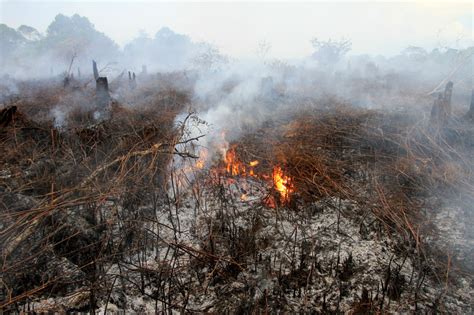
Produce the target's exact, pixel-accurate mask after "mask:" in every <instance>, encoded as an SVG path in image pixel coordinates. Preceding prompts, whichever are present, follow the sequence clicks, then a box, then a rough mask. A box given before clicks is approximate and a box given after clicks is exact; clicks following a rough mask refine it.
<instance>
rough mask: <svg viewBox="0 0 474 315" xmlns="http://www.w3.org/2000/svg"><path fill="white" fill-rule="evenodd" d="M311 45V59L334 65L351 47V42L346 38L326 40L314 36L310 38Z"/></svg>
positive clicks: (322, 63)
mask: <svg viewBox="0 0 474 315" xmlns="http://www.w3.org/2000/svg"><path fill="white" fill-rule="evenodd" d="M311 44H312V45H313V48H314V52H313V55H312V57H313V59H315V60H317V61H318V62H319V63H320V64H321V65H334V64H336V63H337V62H339V61H340V60H341V59H342V57H344V56H345V55H346V54H347V53H348V52H349V51H350V50H351V48H352V42H351V41H350V40H348V39H341V40H338V41H333V40H332V39H329V40H327V41H322V40H319V39H318V38H314V39H313V40H311Z"/></svg>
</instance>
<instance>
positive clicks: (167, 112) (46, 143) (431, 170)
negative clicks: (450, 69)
mask: <svg viewBox="0 0 474 315" xmlns="http://www.w3.org/2000/svg"><path fill="white" fill-rule="evenodd" d="M87 25H89V24H87ZM88 27H90V26H88ZM164 32H165V33H163V34H162V40H165V39H166V38H168V37H169V36H165V35H167V34H168V32H167V31H166V30H165V31H164ZM97 36H98V35H97ZM160 38H161V37H159V38H158V39H160ZM158 39H155V40H158ZM330 44H334V43H333V42H329V43H325V42H321V41H315V42H314V43H313V45H314V46H315V47H319V49H323V48H324V49H323V50H322V52H321V51H320V52H319V53H315V54H314V56H315V57H314V58H316V57H317V58H322V55H324V54H323V52H324V51H328V50H329V51H332V57H331V58H329V59H331V60H332V59H334V58H336V59H337V58H338V57H339V54H342V53H345V51H346V50H347V49H349V48H350V47H349V46H350V45H349V43H348V42H347V41H343V42H341V43H339V44H338V45H339V46H337V45H336V46H337V47H335V48H334V47H332V46H331V45H330ZM328 45H329V46H328ZM331 47H332V48H331ZM336 48H337V49H336ZM470 56H472V54H471V55H470ZM326 59H328V58H326ZM329 59H328V60H329ZM206 60H207V59H206ZM73 62H74V58H73V59H72V61H71V66H72V64H73ZM328 62H329V61H328ZM183 63H184V61H183ZM272 67H274V68H273V70H274V71H276V73H278V74H279V76H280V78H278V77H277V76H275V78H273V77H271V76H262V77H258V78H257V79H255V77H252V78H251V80H253V82H252V83H255V82H257V83H255V84H253V85H251V84H250V83H248V82H247V81H246V80H245V79H240V78H235V77H233V76H231V78H230V79H229V78H226V80H224V81H223V82H220V83H221V84H214V85H213V89H211V91H210V92H209V93H208V94H205V93H202V94H201V92H202V90H204V89H205V86H206V85H205V84H203V82H202V80H203V79H202V78H203V77H204V78H206V79H209V77H206V76H212V75H214V76H217V75H218V72H216V71H214V70H215V69H212V71H210V72H205V73H204V74H203V73H202V72H199V71H189V72H170V73H152V72H150V71H148V70H147V68H146V67H143V70H142V72H141V73H138V74H136V73H134V72H133V71H125V70H124V71H122V72H121V73H120V74H118V75H117V76H115V77H112V76H106V75H105V74H104V73H105V71H103V69H101V68H100V67H99V66H98V64H97V63H96V62H93V67H92V73H90V74H88V75H89V77H86V75H87V74H85V73H82V77H80V75H79V74H78V76H76V77H74V76H73V75H72V74H71V71H69V70H70V68H71V67H69V70H68V71H67V72H66V73H65V75H64V77H61V78H56V79H43V80H27V81H17V80H14V79H8V80H10V81H9V83H14V84H15V88H16V92H15V93H6V94H2V98H1V104H0V150H1V152H2V154H1V155H0V254H1V255H0V262H1V274H0V311H2V312H5V313H21V312H25V313H43V312H61V313H62V312H91V313H96V312H103V313H106V312H117V313H119V312H136V313H165V312H169V313H172V312H182V313H245V314H247V313H263V312H265V313H268V312H271V313H278V312H285V313H286V312H288V313H296V312H301V313H321V314H339V313H348V314H376V313H438V312H441V313H457V314H459V313H471V312H472V311H473V310H472V300H473V290H472V288H473V280H472V276H473V272H474V270H473V267H472V261H473V259H474V255H473V251H472V248H473V246H472V240H473V236H474V231H473V230H472V226H474V225H473V223H474V217H473V213H474V212H473V211H472V210H473V208H472V205H473V204H474V196H473V191H474V185H473V184H474V182H473V177H472V171H473V165H474V163H473V162H474V161H473V156H474V142H473V139H474V124H473V119H472V116H473V113H474V92H472V99H471V103H470V107H469V110H466V104H465V103H462V102H460V101H459V99H460V98H455V97H454V96H453V95H455V94H453V91H455V89H456V85H455V84H454V83H453V82H451V81H449V79H450V78H448V79H446V80H444V81H442V82H441V83H440V85H439V86H438V87H437V88H435V89H434V90H433V92H432V93H430V94H428V95H427V93H426V89H425V86H422V87H419V86H415V87H414V86H413V84H412V83H413V81H410V82H408V83H407V82H404V78H403V77H397V76H396V75H394V74H390V75H389V74H386V75H379V74H377V73H375V74H374V75H373V77H366V78H361V77H359V76H356V75H352V74H351V75H344V74H341V73H335V74H327V73H320V72H318V71H313V72H312V71H309V70H308V71H307V72H304V71H303V70H301V71H303V73H298V71H297V70H295V69H294V68H292V67H290V66H288V65H284V64H280V63H278V64H276V65H272ZM373 67H375V66H367V68H368V69H369V70H373V72H377V71H376V70H374V69H373ZM275 69H277V70H275ZM78 73H80V72H78ZM127 73H128V76H127ZM287 76H288V77H290V78H291V79H288V78H287ZM326 76H327V77H328V78H330V79H327V80H326ZM306 77H310V78H314V82H313V81H311V80H307V81H304V80H302V78H306ZM282 78H283V79H282ZM249 80H250V79H249ZM251 80H250V81H251ZM339 81H340V82H343V83H341V84H342V85H343V86H344V87H350V88H351V90H350V91H348V92H346V91H345V92H346V94H344V95H345V96H347V95H349V96H352V95H353V94H351V93H354V95H359V94H363V95H366V96H367V95H370V96H374V97H375V96H376V95H381V94H383V96H384V99H385V97H386V96H387V95H390V96H391V97H393V96H394V95H398V94H403V95H402V96H400V97H401V98H402V99H403V102H405V103H406V104H408V105H409V106H404V107H396V108H395V106H393V107H390V106H388V105H387V106H386V107H385V106H381V107H379V108H373V109H370V108H368V107H362V106H358V105H360V99H357V100H353V99H351V97H337V96H334V95H329V94H326V93H319V92H314V91H315V90H318V89H321V90H323V91H328V90H331V89H336V88H337V86H336V84H335V83H334V82H339ZM459 81H461V80H458V82H459ZM295 82H297V83H295ZM381 82H383V83H381ZM206 83H208V82H207V81H206ZM290 83H291V84H290ZM331 84H333V85H331ZM403 84H406V85H403ZM426 84H427V83H426ZM250 87H253V88H254V90H255V91H257V92H255V93H254V94H251V96H248V95H247V94H245V93H244V92H245V91H246V90H247V89H250ZM404 89H405V90H404ZM4 90H8V88H7V87H5V88H3V87H2V90H1V91H4ZM8 91H10V90H8ZM381 91H382V92H381ZM420 91H422V92H420ZM2 93H3V92H2ZM364 93H365V94H364ZM470 93H471V90H469V94H470ZM7 94H8V95H7ZM381 99H382V98H381ZM389 99H391V98H389ZM461 99H462V98H461ZM236 100H238V102H237V101H236ZM407 100H410V102H409V101H407ZM463 100H464V99H463ZM403 102H402V103H403ZM248 103H250V105H248ZM405 103H404V104H405ZM216 117H217V118H216Z"/></svg>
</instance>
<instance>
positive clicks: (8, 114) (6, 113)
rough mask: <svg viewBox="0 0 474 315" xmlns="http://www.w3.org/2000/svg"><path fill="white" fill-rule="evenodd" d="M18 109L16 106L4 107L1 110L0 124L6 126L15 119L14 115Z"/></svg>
mask: <svg viewBox="0 0 474 315" xmlns="http://www.w3.org/2000/svg"><path fill="white" fill-rule="evenodd" d="M16 110H17V107H16V106H10V107H7V108H4V109H2V110H1V111H0V126H2V127H6V126H8V124H9V123H11V122H12V121H13V115H15V113H16Z"/></svg>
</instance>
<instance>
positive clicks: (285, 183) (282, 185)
mask: <svg viewBox="0 0 474 315" xmlns="http://www.w3.org/2000/svg"><path fill="white" fill-rule="evenodd" d="M273 184H274V186H275V189H276V190H277V191H278V192H279V193H280V199H281V201H282V202H288V201H289V200H290V194H291V193H292V192H293V191H294V189H293V185H292V183H291V178H290V177H288V176H286V175H284V174H283V170H282V169H281V167H279V166H275V167H274V168H273Z"/></svg>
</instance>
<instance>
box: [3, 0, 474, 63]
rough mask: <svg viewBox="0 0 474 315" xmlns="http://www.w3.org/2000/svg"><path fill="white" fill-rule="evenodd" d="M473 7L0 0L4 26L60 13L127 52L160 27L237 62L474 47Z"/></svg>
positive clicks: (42, 23) (45, 21) (40, 24)
mask: <svg viewBox="0 0 474 315" xmlns="http://www.w3.org/2000/svg"><path fill="white" fill-rule="evenodd" d="M473 3H474V2H471V1H459V2H456V1H444V2H443V1H441V2H432V1H409V2H407V1H405V2H400V1H398V2H397V1H392V2H383V1H364V2H363V1H357V0H355V1H344V2H341V1H331V2H322V1H312V2H293V1H292V2H289V1H287V2H270V1H252V2H243V1H211V2H200V1H188V2H185V1H175V2H162V1H150V0H148V1H130V0H129V1H116V0H115V1H113V0H99V1H98V0H96V1H77V0H63V1H55V2H50V1H39V0H36V1H21V0H20V1H18V0H0V23H5V24H7V25H9V26H10V27H14V28H17V27H18V26H20V25H22V24H26V25H29V26H32V27H35V28H36V29H38V30H39V31H40V32H46V29H47V27H48V25H49V24H50V23H51V21H53V19H54V17H55V16H56V15H57V14H58V13H62V14H65V15H68V16H70V15H73V14H75V13H77V14H79V15H82V16H86V17H88V18H89V20H90V21H91V22H92V23H93V24H94V25H95V27H96V29H97V30H99V31H101V32H104V33H105V34H107V35H108V36H109V37H111V38H112V39H113V40H114V41H116V42H117V43H118V44H119V45H121V46H123V45H125V44H126V43H127V42H129V41H130V40H132V39H133V38H134V37H136V36H137V35H138V33H139V32H140V31H144V32H146V33H147V34H149V35H150V36H153V35H154V34H155V33H156V32H157V31H158V30H159V29H160V28H161V27H164V26H168V27H170V28H171V29H173V30H174V31H175V32H178V33H182V34H186V35H189V36H190V37H191V39H192V40H193V41H197V42H198V41H207V42H210V43H212V44H214V45H215V46H217V47H218V48H219V49H220V50H221V52H223V53H224V54H227V55H230V56H232V57H236V58H239V57H250V56H254V55H255V54H256V53H257V51H258V47H259V44H260V43H262V42H266V43H267V44H269V45H270V46H269V47H270V49H269V51H268V55H267V56H269V57H274V58H282V59H291V58H300V57H304V56H307V55H309V54H311V51H312V46H311V39H313V38H318V39H321V40H327V39H334V40H337V39H341V38H346V39H350V40H351V41H352V52H351V53H352V54H371V55H379V54H382V55H386V56H391V55H396V54H398V53H400V52H401V51H402V50H403V49H404V48H406V47H407V46H410V45H412V46H421V47H424V48H426V49H429V50H431V49H433V48H437V47H438V48H439V47H444V46H449V47H453V48H465V47H468V46H472V45H473V43H474V37H473V33H474V30H473V15H474V4H473Z"/></svg>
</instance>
